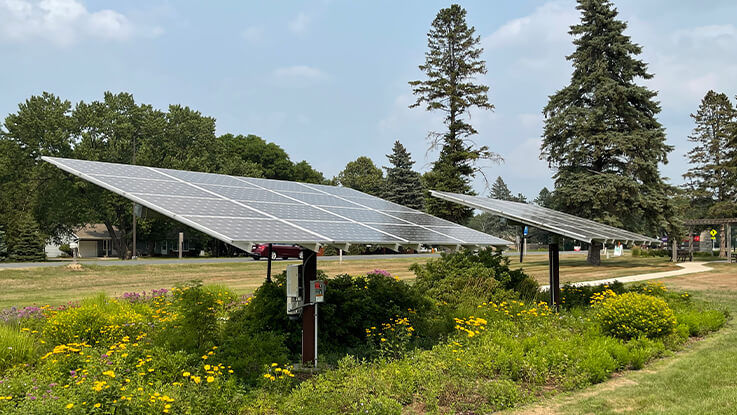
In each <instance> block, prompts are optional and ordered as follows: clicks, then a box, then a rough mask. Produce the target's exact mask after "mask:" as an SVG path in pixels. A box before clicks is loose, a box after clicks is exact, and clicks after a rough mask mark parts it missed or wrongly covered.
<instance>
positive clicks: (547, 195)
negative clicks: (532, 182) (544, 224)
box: [532, 187, 553, 209]
mask: <svg viewBox="0 0 737 415" xmlns="http://www.w3.org/2000/svg"><path fill="white" fill-rule="evenodd" d="M532 202H533V203H535V204H536V205H538V206H542V207H544V208H549V209H552V208H553V193H552V192H551V191H550V190H548V188H547V187H543V188H542V189H540V193H538V194H537V197H536V198H535V200H533V201H532Z"/></svg>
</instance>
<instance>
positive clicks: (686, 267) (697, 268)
mask: <svg viewBox="0 0 737 415" xmlns="http://www.w3.org/2000/svg"><path fill="white" fill-rule="evenodd" d="M706 264H707V262H681V263H678V264H676V265H678V266H679V267H681V269H674V270H673V271H663V272H652V273H649V274H637V275H628V276H625V277H617V278H607V279H603V280H594V281H580V282H574V283H571V285H573V286H576V287H581V286H588V285H599V284H610V283H612V282H614V281H619V282H635V281H646V280H656V279H660V278H668V277H676V276H679V275H686V274H694V273H697V272H707V271H711V270H712V268H711V267H708V266H706ZM549 288H550V286H549V285H542V286H540V289H541V290H547V289H549Z"/></svg>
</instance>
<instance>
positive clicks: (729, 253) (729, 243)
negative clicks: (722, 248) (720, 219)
mask: <svg viewBox="0 0 737 415" xmlns="http://www.w3.org/2000/svg"><path fill="white" fill-rule="evenodd" d="M727 263H728V264H731V263H732V224H731V223H728V224H727Z"/></svg>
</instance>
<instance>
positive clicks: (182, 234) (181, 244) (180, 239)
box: [179, 232, 184, 259]
mask: <svg viewBox="0 0 737 415" xmlns="http://www.w3.org/2000/svg"><path fill="white" fill-rule="evenodd" d="M183 245H184V232H179V259H182V246H183Z"/></svg>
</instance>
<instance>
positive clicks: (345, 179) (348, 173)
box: [338, 156, 384, 196]
mask: <svg viewBox="0 0 737 415" xmlns="http://www.w3.org/2000/svg"><path fill="white" fill-rule="evenodd" d="M338 181H339V182H340V184H341V185H343V186H345V187H350V188H351V189H355V190H358V191H359V192H364V193H368V194H370V195H374V196H381V195H382V193H383V191H384V173H383V172H382V171H381V169H380V168H378V167H376V165H375V164H374V162H373V161H372V160H371V159H370V158H368V157H365V156H361V157H359V158H357V159H356V160H354V161H351V162H348V164H346V165H345V169H343V171H342V172H340V173H339V174H338Z"/></svg>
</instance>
